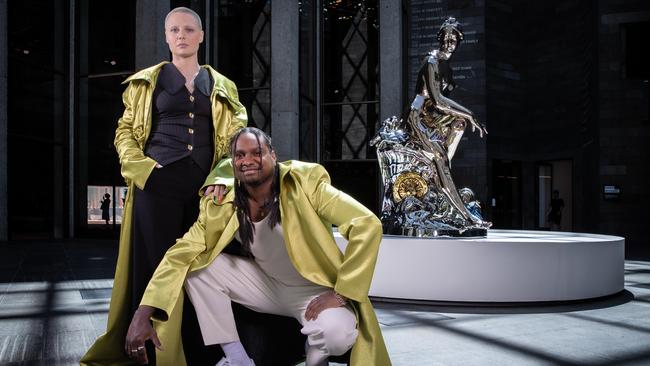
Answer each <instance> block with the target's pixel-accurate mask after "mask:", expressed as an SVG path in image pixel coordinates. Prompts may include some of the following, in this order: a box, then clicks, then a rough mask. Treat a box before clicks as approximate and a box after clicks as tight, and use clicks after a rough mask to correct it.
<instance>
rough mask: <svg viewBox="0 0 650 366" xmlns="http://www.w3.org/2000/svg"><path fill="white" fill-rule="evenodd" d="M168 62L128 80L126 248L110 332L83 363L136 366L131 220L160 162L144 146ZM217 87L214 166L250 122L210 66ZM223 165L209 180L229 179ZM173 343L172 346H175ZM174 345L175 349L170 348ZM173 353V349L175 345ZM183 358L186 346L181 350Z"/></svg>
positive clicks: (122, 148) (123, 155) (122, 137)
mask: <svg viewBox="0 0 650 366" xmlns="http://www.w3.org/2000/svg"><path fill="white" fill-rule="evenodd" d="M166 63H167V62H161V63H160V64H158V65H155V66H152V67H149V68H147V69H144V70H141V71H139V72H137V73H135V74H133V75H132V76H130V77H129V78H128V79H126V80H125V81H124V84H128V86H127V87H126V90H125V91H124V94H123V95H122V101H123V102H124V114H123V115H122V118H120V120H119V121H118V127H117V130H116V131H115V148H116V149H117V153H118V155H119V158H120V164H121V168H122V176H123V177H124V178H125V180H126V185H127V187H128V192H127V196H126V201H125V204H124V213H123V215H124V216H123V220H122V229H121V232H120V247H119V255H118V258H117V267H116V268H115V281H114V285H113V291H112V294H111V305H110V309H109V312H108V325H107V330H106V333H105V334H104V335H102V336H101V337H100V338H98V339H97V340H96V341H95V343H94V344H93V346H92V347H91V348H90V349H89V350H88V352H86V354H85V355H84V356H83V358H82V359H81V361H80V364H81V365H130V364H134V363H133V361H131V360H130V359H129V358H128V357H127V356H126V354H125V353H124V340H125V337H126V331H127V329H128V326H129V323H130V321H131V314H130V311H131V310H130V304H131V284H130V283H129V281H130V278H131V274H130V263H131V258H130V256H131V223H132V212H133V211H132V210H133V192H134V191H135V187H138V188H140V189H143V188H144V186H145V184H146V181H147V178H148V177H149V174H150V173H151V171H152V170H153V169H154V167H155V165H156V162H155V161H154V160H153V159H151V158H150V157H147V156H145V155H144V146H145V144H146V142H147V139H148V138H149V134H150V132H151V111H152V102H153V101H152V99H153V91H154V89H155V86H156V81H157V79H158V74H159V73H160V70H161V69H162V66H163V65H164V64H166ZM203 67H204V68H206V69H207V70H208V71H209V72H210V75H211V76H212V80H214V86H213V88H212V92H211V94H210V101H211V103H212V124H213V126H214V158H213V161H212V167H213V168H214V167H215V165H216V164H217V163H218V162H219V161H220V160H222V159H223V158H225V157H226V156H227V155H228V153H229V151H228V150H229V140H230V136H232V135H233V134H234V133H235V132H236V131H237V130H239V129H240V128H242V127H244V126H245V125H246V121H247V116H246V109H245V108H244V106H243V105H242V104H241V103H240V102H239V97H238V94H237V87H236V86H235V84H234V83H233V82H232V81H230V80H228V79H227V78H226V77H225V76H223V75H221V74H219V73H218V72H217V71H215V70H214V69H213V68H211V67H210V66H208V65H204V66H203ZM220 172H221V171H220V170H218V169H215V170H213V172H212V173H211V174H210V176H208V178H207V179H206V183H208V182H209V183H211V184H214V183H226V182H225V181H222V180H221V179H220V178H219V177H218V176H217V174H218V173H220ZM170 244H172V243H170ZM170 346H171V345H170ZM170 348H171V347H170ZM170 351H171V349H170ZM178 352H179V353H180V355H181V356H183V354H182V349H180V348H179V349H178ZM160 362H161V363H159V364H160V365H182V364H184V363H185V361H184V358H183V362H182V363H177V362H171V363H168V362H166V361H165V360H161V361H160Z"/></svg>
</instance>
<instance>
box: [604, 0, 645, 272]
mask: <svg viewBox="0 0 650 366" xmlns="http://www.w3.org/2000/svg"><path fill="white" fill-rule="evenodd" d="M598 6H599V9H598V24H597V31H598V38H599V49H598V66H599V67H598V100H597V103H598V106H599V114H598V127H599V130H600V135H599V145H600V160H599V165H598V168H599V172H598V174H597V176H596V178H597V181H598V182H599V183H600V186H599V190H600V191H602V189H603V188H602V186H603V185H616V186H618V187H620V189H621V194H620V197H619V198H618V199H614V200H606V199H605V198H604V197H603V195H602V193H601V194H600V195H599V200H598V208H599V211H600V231H601V232H603V233H607V234H615V235H620V236H624V237H625V239H626V241H625V245H626V256H627V257H628V258H644V259H648V258H650V245H649V244H650V243H649V240H648V236H647V232H646V225H647V219H646V215H647V213H646V211H647V207H649V206H650V191H649V190H648V180H647V178H648V171H649V169H650V168H648V166H649V163H650V147H649V146H650V123H648V104H649V100H648V85H649V84H648V78H649V77H648V76H649V74H648V69H649V68H650V59H649V58H648V57H647V56H646V57H645V58H644V59H643V60H642V64H643V65H644V67H643V69H644V70H645V71H642V72H641V74H640V75H639V74H636V75H630V72H629V71H630V70H628V68H629V66H630V64H629V62H628V61H632V60H630V59H629V57H627V58H626V54H627V55H630V53H628V52H630V51H633V52H631V54H632V55H637V56H636V57H641V55H640V53H642V50H641V49H644V50H643V53H647V46H648V38H649V37H650V34H648V33H645V34H644V35H641V36H640V37H634V34H628V33H629V32H631V31H632V32H633V31H634V29H633V28H634V26H635V25H637V26H638V25H643V24H645V29H646V30H647V29H648V26H647V24H648V23H649V22H650V3H649V2H647V1H624V2H623V1H613V0H608V1H599V2H598ZM639 38H640V41H639Z"/></svg>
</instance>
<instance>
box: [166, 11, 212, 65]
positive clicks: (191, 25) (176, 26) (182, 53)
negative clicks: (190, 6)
mask: <svg viewBox="0 0 650 366" xmlns="http://www.w3.org/2000/svg"><path fill="white" fill-rule="evenodd" d="M165 39H166V41H167V44H168V45H169V50H170V51H171V53H172V55H173V56H174V57H191V56H194V55H196V54H197V52H198V51H199V45H200V44H201V42H203V31H202V30H201V28H199V24H198V23H197V22H196V19H195V18H194V17H193V16H192V15H190V14H187V13H182V12H177V13H172V14H171V15H170V16H169V18H167V23H166V24H165Z"/></svg>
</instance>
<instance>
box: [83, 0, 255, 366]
mask: <svg viewBox="0 0 650 366" xmlns="http://www.w3.org/2000/svg"><path fill="white" fill-rule="evenodd" d="M165 38H166V42H167V44H168V45H169V50H170V51H171V54H172V61H171V62H162V63H160V64H158V65H155V66H152V67H149V68H147V69H144V70H142V71H140V72H137V73H136V74H134V75H132V76H131V77H129V78H128V79H126V81H125V82H124V83H126V84H127V88H126V91H125V92H124V94H123V96H122V99H123V102H124V114H123V115H122V118H120V120H119V121H118V127H117V130H116V132H115V147H116V149H117V153H118V155H119V158H120V164H121V170H122V176H124V178H125V180H126V183H127V185H128V187H129V189H128V195H127V197H126V202H125V210H124V220H123V222H122V231H121V234H120V248H119V255H118V260H117V268H116V270H115V282H114V287H113V291H112V296H111V304H110V309H109V314H108V326H107V331H106V334H104V335H103V336H101V337H100V338H99V339H98V340H97V341H96V342H95V344H94V345H93V346H92V347H91V348H90V350H89V351H88V352H87V353H86V355H85V356H84V357H83V358H82V360H81V364H82V365H119V364H129V363H132V361H131V360H130V359H129V358H128V355H127V353H128V352H134V351H135V352H145V351H146V352H147V353H148V354H150V355H151V357H149V361H150V364H151V363H153V361H155V360H156V357H153V353H154V352H153V347H150V349H147V350H145V349H139V350H124V339H125V336H126V332H127V328H128V325H129V321H130V319H131V318H132V316H133V312H134V311H135V310H136V309H137V307H138V305H139V302H140V298H141V297H142V294H143V292H144V289H145V287H146V286H147V283H148V282H149V279H150V278H151V275H152V274H153V272H154V270H155V269H156V267H157V266H158V263H159V262H160V260H161V259H162V257H163V256H164V254H165V252H166V251H167V249H168V248H169V247H170V246H172V245H173V244H174V242H175V241H176V239H177V238H179V237H181V236H182V235H183V234H184V233H185V232H186V231H187V230H188V229H189V227H190V226H191V225H192V223H194V221H195V220H196V218H197V216H198V210H199V198H200V197H199V195H198V192H199V189H201V187H202V186H203V184H204V182H205V183H206V184H210V185H214V184H219V183H223V182H222V181H220V179H221V178H219V176H220V174H219V169H215V167H217V165H218V163H219V162H220V161H221V160H222V159H224V158H225V157H226V155H227V153H228V142H229V139H230V136H231V135H233V134H234V133H235V132H236V131H237V130H239V129H240V128H242V127H244V126H245V125H246V110H245V109H244V107H243V106H242V104H241V103H240V102H239V99H238V95H237V88H236V86H235V84H234V83H233V82H232V81H230V80H228V79H227V78H225V77H224V76H223V75H221V74H219V73H218V72H216V71H215V70H214V69H213V68H211V67H210V66H208V65H204V66H199V63H198V57H197V52H198V49H199V45H200V44H201V43H202V42H203V30H202V25H201V19H200V17H199V16H198V14H196V13H195V12H194V11H192V10H191V9H188V8H184V7H179V8H175V9H173V10H172V11H170V12H169V14H167V17H166V18H165ZM213 169H214V172H213V173H212V174H210V172H211V171H212V170H213ZM209 174H210V175H209ZM208 175H209V176H208ZM206 177H207V180H206ZM187 303H188V302H186V304H185V306H186V308H187ZM177 306H183V300H182V299H180V300H179V303H178V304H177ZM170 321H171V322H172V324H178V327H179V328H178V329H180V323H181V319H170ZM173 333H175V332H164V331H163V332H162V333H161V340H162V341H163V347H164V348H165V352H162V353H159V354H158V357H157V358H158V364H160V365H180V364H184V363H185V359H184V357H183V356H184V355H183V350H182V347H181V346H180V341H179V339H178V338H179V337H180V334H173Z"/></svg>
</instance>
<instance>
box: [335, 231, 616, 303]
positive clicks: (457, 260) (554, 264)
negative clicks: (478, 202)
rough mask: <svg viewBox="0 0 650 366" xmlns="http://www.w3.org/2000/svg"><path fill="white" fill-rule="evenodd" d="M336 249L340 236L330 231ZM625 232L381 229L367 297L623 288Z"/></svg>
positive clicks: (594, 292)
mask: <svg viewBox="0 0 650 366" xmlns="http://www.w3.org/2000/svg"><path fill="white" fill-rule="evenodd" d="M335 238H336V241H337V244H338V245H339V248H341V250H342V251H344V250H345V246H346V245H347V242H346V240H345V239H344V238H343V237H341V235H340V234H339V233H338V232H337V233H335ZM624 261H625V239H624V238H622V237H618V236H607V235H596V234H582V233H566V232H552V231H519V230H489V231H488V236H487V238H411V237H403V236H391V235H384V238H383V239H382V242H381V246H380V249H379V256H378V259H377V266H376V267H375V275H374V277H373V281H372V285H371V287H370V296H375V297H385V298H394V299H410V300H429V301H455V302H533V301H568V300H580V299H589V298H595V297H601V296H606V295H611V294H614V293H617V292H620V291H622V290H623V286H624V285H623V280H624V278H623V276H624Z"/></svg>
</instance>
